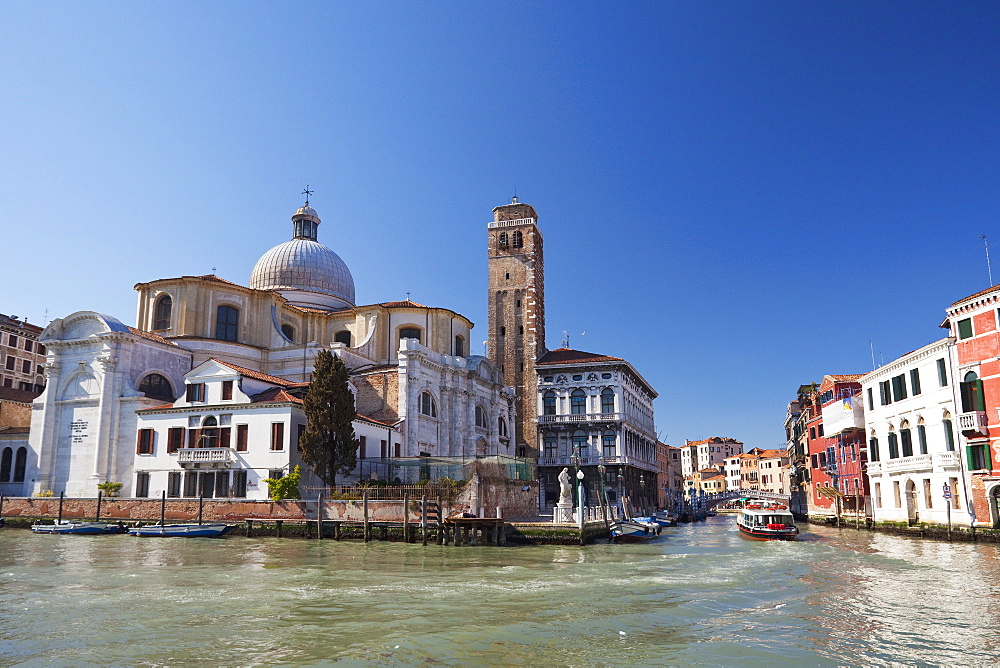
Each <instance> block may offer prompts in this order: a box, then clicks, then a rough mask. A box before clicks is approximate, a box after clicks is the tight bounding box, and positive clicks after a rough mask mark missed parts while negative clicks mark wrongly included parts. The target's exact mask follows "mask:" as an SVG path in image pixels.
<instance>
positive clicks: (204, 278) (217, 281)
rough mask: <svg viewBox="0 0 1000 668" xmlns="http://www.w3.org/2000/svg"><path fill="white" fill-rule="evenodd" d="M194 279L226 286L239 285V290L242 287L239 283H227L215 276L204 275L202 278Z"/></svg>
mask: <svg viewBox="0 0 1000 668" xmlns="http://www.w3.org/2000/svg"><path fill="white" fill-rule="evenodd" d="M196 278H200V279H202V280H204V281H215V282H216V283H226V284H228V285H239V286H240V287H241V288H242V287H243V286H242V285H240V284H239V283H233V282H232V281H227V280H226V279H224V278H219V277H218V276H216V275H215V274H205V275H204V276H197V277H196Z"/></svg>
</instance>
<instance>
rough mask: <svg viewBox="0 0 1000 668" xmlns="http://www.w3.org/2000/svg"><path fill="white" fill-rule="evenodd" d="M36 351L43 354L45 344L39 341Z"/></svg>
mask: <svg viewBox="0 0 1000 668" xmlns="http://www.w3.org/2000/svg"><path fill="white" fill-rule="evenodd" d="M37 352H38V354H39V355H44V354H45V346H43V345H42V344H40V343H39V344H38V351H37Z"/></svg>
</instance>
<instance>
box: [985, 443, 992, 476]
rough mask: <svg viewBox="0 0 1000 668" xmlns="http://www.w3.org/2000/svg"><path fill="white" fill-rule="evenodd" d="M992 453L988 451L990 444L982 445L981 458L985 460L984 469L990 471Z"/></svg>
mask: <svg viewBox="0 0 1000 668" xmlns="http://www.w3.org/2000/svg"><path fill="white" fill-rule="evenodd" d="M992 454H993V453H991V452H990V444H989V443H987V444H986V445H984V446H983V459H984V460H985V461H986V470H987V471H992V470H993V457H992Z"/></svg>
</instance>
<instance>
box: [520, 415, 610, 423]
mask: <svg viewBox="0 0 1000 668" xmlns="http://www.w3.org/2000/svg"><path fill="white" fill-rule="evenodd" d="M624 419H625V415H624V414H623V413H580V414H579V415H539V416H538V421H539V422H540V423H542V424H545V423H552V422H621V421H622V420H624Z"/></svg>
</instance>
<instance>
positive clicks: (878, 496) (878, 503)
mask: <svg viewBox="0 0 1000 668" xmlns="http://www.w3.org/2000/svg"><path fill="white" fill-rule="evenodd" d="M873 496H874V497H875V507H876V508H881V507H882V483H880V482H877V483H875V493H874V494H873Z"/></svg>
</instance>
